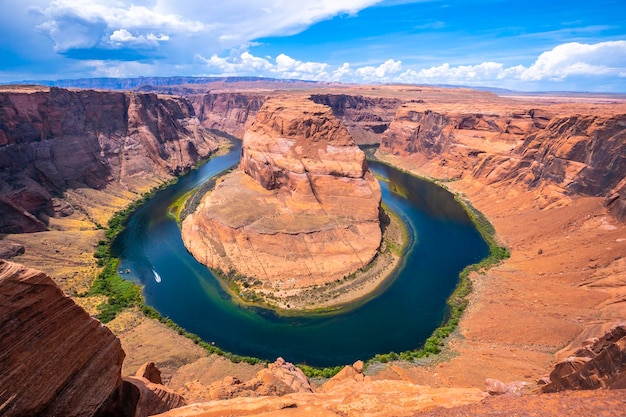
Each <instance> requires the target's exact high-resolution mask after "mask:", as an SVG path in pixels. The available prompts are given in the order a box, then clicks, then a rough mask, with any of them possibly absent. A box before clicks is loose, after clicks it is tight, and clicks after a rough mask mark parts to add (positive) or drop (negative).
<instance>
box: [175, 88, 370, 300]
mask: <svg viewBox="0 0 626 417" xmlns="http://www.w3.org/2000/svg"><path fill="white" fill-rule="evenodd" d="M380 200H381V191H380V186H379V185H378V182H377V180H376V179H375V178H374V176H373V175H372V173H371V172H370V171H369V169H368V167H367V163H366V161H365V155H364V154H363V152H362V151H361V150H360V149H359V148H358V147H357V146H356V145H355V144H354V141H353V139H352V138H351V137H350V135H349V134H348V132H347V130H346V129H345V127H344V126H343V125H342V124H341V123H340V122H339V121H338V120H337V118H336V117H335V116H334V115H333V113H332V112H331V110H330V109H329V108H328V107H326V106H322V105H319V104H315V103H313V102H312V101H309V100H304V99H300V100H294V99H272V100H268V101H266V102H265V104H264V105H263V107H262V108H261V109H260V110H259V112H258V113H257V115H256V119H255V122H254V123H253V124H252V126H251V127H250V128H249V129H248V131H247V132H246V134H245V136H244V139H243V149H242V157H241V162H240V165H239V168H238V169H237V170H236V171H235V172H233V173H231V174H228V175H227V176H225V177H224V178H222V179H221V180H220V181H219V183H218V184H217V186H216V187H215V189H214V190H213V191H212V192H210V193H208V194H207V195H206V196H205V197H204V199H203V201H202V203H201V204H200V205H199V207H198V208H197V210H196V212H195V213H194V214H192V215H190V216H188V217H187V218H186V219H185V221H184V222H183V226H182V234H183V240H184V242H185V246H186V247H187V248H188V249H189V251H190V252H191V253H192V254H193V255H194V256H195V257H196V258H197V259H198V260H199V261H200V262H202V263H203V264H205V265H207V266H209V267H211V268H217V269H220V270H222V271H224V272H226V273H227V272H229V271H231V270H232V271H236V272H237V273H238V274H241V275H244V276H248V277H256V278H258V279H260V280H261V281H262V282H263V283H266V284H269V285H270V286H271V287H277V288H302V287H307V286H313V285H323V284H324V283H326V282H330V281H334V280H337V279H341V278H343V277H345V276H347V275H349V274H351V273H353V272H355V271H356V270H358V269H359V268H361V267H364V266H365V265H367V264H368V263H369V262H370V261H371V260H372V259H373V258H374V256H375V255H376V252H377V250H378V247H379V245H380V243H381V229H380V221H379V215H380V213H379V209H380Z"/></svg>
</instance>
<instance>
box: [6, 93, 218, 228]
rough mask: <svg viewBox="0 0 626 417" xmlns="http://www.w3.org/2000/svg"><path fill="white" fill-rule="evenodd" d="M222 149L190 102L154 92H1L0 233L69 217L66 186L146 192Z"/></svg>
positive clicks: (41, 226) (43, 226) (72, 208)
mask: <svg viewBox="0 0 626 417" xmlns="http://www.w3.org/2000/svg"><path fill="white" fill-rule="evenodd" d="M215 149H217V141H216V139H215V137H214V136H213V135H211V134H210V133H209V132H207V131H206V130H205V129H204V128H203V127H202V126H201V125H200V123H199V121H198V119H197V118H195V116H194V111H193V108H192V107H191V105H190V104H189V103H187V102H186V101H184V100H181V99H176V98H171V97H160V96H157V95H155V94H137V93H113V92H97V91H68V90H63V89H59V88H50V89H45V88H41V87H40V88H35V87H33V88H27V89H24V88H21V89H17V88H13V89H11V88H5V89H3V90H1V91H0V172H1V174H0V233H24V232H35V231H42V230H46V227H47V226H46V225H47V219H48V218H49V217H53V216H67V215H71V214H72V213H73V211H74V210H76V208H75V207H72V205H71V204H70V203H69V202H67V201H65V200H63V197H64V193H65V191H67V190H68V189H78V188H81V187H88V188H93V189H102V188H104V187H105V186H107V185H108V184H112V183H115V184H119V185H120V186H122V187H124V188H125V189H127V190H130V191H135V192H137V191H139V192H141V191H146V189H145V187H146V184H149V183H154V182H155V181H157V180H163V179H166V178H171V177H172V175H173V174H176V173H178V172H181V171H183V170H185V169H188V168H190V167H191V166H192V165H193V164H195V163H196V162H197V161H198V160H199V159H200V158H203V157H206V156H208V155H210V153H211V152H213V151H214V150H215Z"/></svg>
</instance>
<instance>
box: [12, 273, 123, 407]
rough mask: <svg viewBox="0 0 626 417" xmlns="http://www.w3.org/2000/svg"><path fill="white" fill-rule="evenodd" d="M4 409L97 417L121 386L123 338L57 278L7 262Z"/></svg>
mask: <svg viewBox="0 0 626 417" xmlns="http://www.w3.org/2000/svg"><path fill="white" fill-rule="evenodd" d="M0 300H1V302H0V369H2V372H0V414H2V415H3V416H27V415H32V416H34V415H37V416H92V415H96V414H97V412H98V410H99V409H100V408H101V407H102V406H103V405H105V404H106V403H107V401H108V399H109V397H111V396H115V394H116V393H119V392H120V391H121V390H122V385H123V381H122V378H121V374H120V372H121V367H122V361H123V359H124V352H123V351H122V348H121V345H120V342H119V340H118V339H117V338H116V337H115V336H114V335H113V334H112V333H111V331H110V330H109V329H107V328H106V327H104V326H103V325H102V324H101V323H100V322H98V321H97V320H95V319H93V318H91V317H89V315H88V314H87V313H86V312H85V311H84V310H83V309H82V308H81V307H79V306H78V305H76V304H75V303H74V302H73V301H72V300H71V299H70V298H68V297H66V296H65V295H64V294H63V293H62V292H61V290H60V289H59V288H57V287H56V285H55V284H54V282H53V281H52V279H51V278H50V277H48V276H47V275H45V274H44V273H42V272H39V271H35V270H32V269H28V268H25V267H23V266H21V265H18V264H15V263H11V262H7V261H0Z"/></svg>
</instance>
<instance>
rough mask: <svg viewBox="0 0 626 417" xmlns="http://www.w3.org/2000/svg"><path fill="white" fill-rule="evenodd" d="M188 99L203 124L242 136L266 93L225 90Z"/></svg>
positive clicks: (192, 96)
mask: <svg viewBox="0 0 626 417" xmlns="http://www.w3.org/2000/svg"><path fill="white" fill-rule="evenodd" d="M187 99H188V100H189V102H190V103H191V104H192V105H193V107H194V109H195V112H196V114H197V115H198V119H199V120H200V122H201V123H202V125H203V126H205V127H207V128H209V129H217V130H220V131H223V132H226V133H229V134H231V135H233V136H236V137H238V138H241V137H243V135H244V133H245V132H246V129H247V128H248V127H249V126H250V124H251V123H252V121H253V120H254V116H255V115H256V113H257V112H258V111H259V109H260V108H261V106H262V105H263V102H264V101H265V95H264V94H255V93H250V92H248V93H228V92H224V93H209V94H204V95H191V96H188V97H187Z"/></svg>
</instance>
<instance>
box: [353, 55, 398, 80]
mask: <svg viewBox="0 0 626 417" xmlns="http://www.w3.org/2000/svg"><path fill="white" fill-rule="evenodd" d="M401 70H402V62H401V61H394V60H393V59H388V60H387V61H385V62H383V63H382V64H380V65H379V66H377V67H372V66H366V67H361V68H357V69H356V71H355V74H356V75H357V76H359V77H361V78H362V79H363V80H364V81H366V82H388V81H391V80H393V76H394V75H396V74H397V73H399V72H400V71H401Z"/></svg>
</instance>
